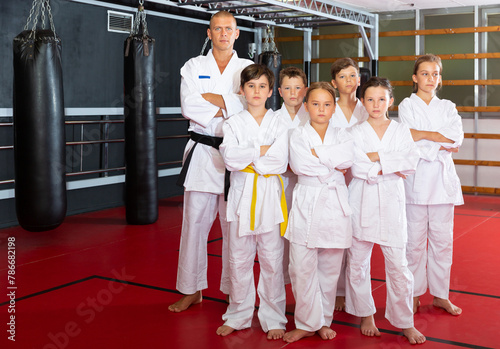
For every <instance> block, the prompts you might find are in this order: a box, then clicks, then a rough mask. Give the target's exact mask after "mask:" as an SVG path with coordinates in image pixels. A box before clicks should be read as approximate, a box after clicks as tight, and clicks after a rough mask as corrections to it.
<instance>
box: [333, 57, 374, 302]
mask: <svg viewBox="0 0 500 349" xmlns="http://www.w3.org/2000/svg"><path fill="white" fill-rule="evenodd" d="M330 73H331V76H332V85H333V87H335V88H336V89H337V91H338V93H339V98H338V99H337V108H335V113H333V115H332V118H331V120H330V122H331V123H332V124H333V126H335V127H341V128H349V127H352V126H354V125H357V124H360V123H362V122H363V121H366V120H367V119H368V113H367V112H366V109H365V107H364V106H363V103H361V101H360V100H359V99H358V98H357V97H356V91H357V89H358V87H359V84H360V83H361V78H360V75H359V66H358V64H357V63H356V62H355V61H354V60H353V59H351V58H348V57H346V58H340V59H337V60H336V61H335V62H333V64H332V66H331V68H330ZM345 180H346V184H347V185H349V183H350V182H351V180H352V174H351V171H350V170H348V171H347V172H346V174H345ZM346 265H347V251H345V252H344V259H343V260H342V268H341V269H340V277H339V282H338V285H337V299H336V301H335V310H337V311H343V310H344V309H345V277H346V275H345V269H346Z"/></svg>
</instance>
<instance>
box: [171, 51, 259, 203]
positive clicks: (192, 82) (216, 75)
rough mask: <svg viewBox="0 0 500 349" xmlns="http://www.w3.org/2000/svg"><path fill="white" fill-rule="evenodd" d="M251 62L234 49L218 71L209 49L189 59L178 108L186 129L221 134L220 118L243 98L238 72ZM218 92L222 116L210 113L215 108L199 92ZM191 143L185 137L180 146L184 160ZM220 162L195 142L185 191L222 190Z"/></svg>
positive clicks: (235, 109) (213, 152)
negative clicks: (222, 106) (186, 121)
mask: <svg viewBox="0 0 500 349" xmlns="http://www.w3.org/2000/svg"><path fill="white" fill-rule="evenodd" d="M252 63H253V62H252V61H250V60H248V59H242V58H238V55H237V54H236V51H233V56H232V57H231V60H230V61H229V63H228V65H227V67H226V68H225V70H224V72H223V73H222V74H221V73H220V70H219V67H218V66H217V62H216V61H215V58H214V56H213V54H212V50H210V51H209V52H208V54H207V55H206V56H198V57H194V58H192V59H190V60H189V61H187V62H186V64H184V66H183V67H182V68H181V95H180V97H181V111H182V115H183V116H184V117H185V118H186V119H189V120H190V123H189V131H194V132H196V133H199V134H204V135H209V136H216V137H222V121H223V119H224V118H227V117H229V116H231V115H233V114H236V113H238V112H240V111H241V110H243V108H244V106H245V105H246V103H245V101H244V98H243V97H242V96H240V95H238V92H239V89H240V74H241V71H242V70H243V69H244V68H245V67H246V66H248V65H250V64H252ZM209 92H210V93H216V94H220V95H222V97H223V98H224V102H225V104H226V111H223V112H224V118H221V117H218V118H214V117H213V116H214V115H215V114H216V113H217V111H218V110H219V107H217V106H215V105H213V104H211V103H209V102H207V101H206V100H205V99H204V98H203V97H202V96H201V95H202V94H203V93H209ZM193 145H194V142H193V141H192V140H189V141H188V143H187V145H186V148H185V149H184V159H185V157H186V156H187V154H188V152H189V150H190V149H191V147H192V146H193ZM224 171H225V166H224V161H223V160H222V157H221V155H220V153H219V151H218V150H217V149H215V148H213V147H210V146H207V145H204V144H198V145H197V146H196V149H195V150H194V153H193V156H192V158H191V163H190V166H189V169H188V172H187V175H186V180H185V182H184V187H185V190H186V191H201V192H209V193H214V194H222V193H223V192H224Z"/></svg>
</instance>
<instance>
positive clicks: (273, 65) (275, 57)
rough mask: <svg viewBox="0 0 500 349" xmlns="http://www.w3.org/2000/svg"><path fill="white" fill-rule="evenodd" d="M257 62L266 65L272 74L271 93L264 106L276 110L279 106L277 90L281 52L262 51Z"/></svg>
mask: <svg viewBox="0 0 500 349" xmlns="http://www.w3.org/2000/svg"><path fill="white" fill-rule="evenodd" d="M259 63H260V64H264V65H267V67H268V68H269V69H270V70H271V71H272V72H273V74H274V87H273V94H272V96H271V97H269V98H268V99H267V101H266V108H268V109H272V110H275V111H276V110H278V109H280V108H281V96H280V94H279V91H278V87H279V76H280V71H281V54H279V53H278V52H273V51H266V52H262V53H261V54H260V55H259Z"/></svg>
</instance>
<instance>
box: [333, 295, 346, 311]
mask: <svg viewBox="0 0 500 349" xmlns="http://www.w3.org/2000/svg"><path fill="white" fill-rule="evenodd" d="M344 309H345V297H344V296H337V298H335V310H337V311H344Z"/></svg>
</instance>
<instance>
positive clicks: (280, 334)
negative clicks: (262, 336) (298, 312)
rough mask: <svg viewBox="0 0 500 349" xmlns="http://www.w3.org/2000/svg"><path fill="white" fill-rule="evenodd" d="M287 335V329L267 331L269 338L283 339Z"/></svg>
mask: <svg viewBox="0 0 500 349" xmlns="http://www.w3.org/2000/svg"><path fill="white" fill-rule="evenodd" d="M284 335H285V330H281V329H277V330H269V331H268V332H267V339H281V338H283V336H284Z"/></svg>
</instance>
